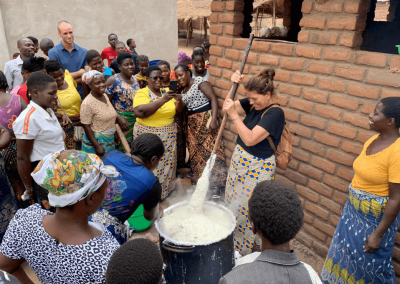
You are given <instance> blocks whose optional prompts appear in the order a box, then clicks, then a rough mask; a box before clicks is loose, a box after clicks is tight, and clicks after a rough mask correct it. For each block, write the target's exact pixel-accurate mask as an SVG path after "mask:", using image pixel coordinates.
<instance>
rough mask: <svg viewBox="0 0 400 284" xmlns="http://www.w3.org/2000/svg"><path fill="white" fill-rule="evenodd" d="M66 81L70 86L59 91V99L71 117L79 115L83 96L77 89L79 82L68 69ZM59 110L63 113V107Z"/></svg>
mask: <svg viewBox="0 0 400 284" xmlns="http://www.w3.org/2000/svg"><path fill="white" fill-rule="evenodd" d="M64 81H65V82H67V84H68V88H66V89H65V90H61V91H60V90H58V91H57V96H58V100H59V101H60V104H61V105H62V107H63V108H64V110H65V112H66V113H67V115H68V116H69V117H71V116H75V115H78V114H79V113H80V110H81V96H80V95H79V93H78V91H77V89H76V87H77V84H76V82H75V80H74V78H72V76H71V74H70V73H69V72H68V70H65V77H64ZM57 112H59V113H63V111H62V110H61V108H59V109H58V110H57Z"/></svg>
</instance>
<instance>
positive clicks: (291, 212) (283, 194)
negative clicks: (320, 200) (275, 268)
mask: <svg viewBox="0 0 400 284" xmlns="http://www.w3.org/2000/svg"><path fill="white" fill-rule="evenodd" d="M303 216H304V212H303V208H302V206H301V201H300V198H299V196H298V195H297V193H296V192H295V191H294V190H293V189H291V188H290V187H289V186H287V185H285V184H282V183H280V182H277V181H274V180H267V181H263V182H260V183H259V184H258V185H257V186H256V187H255V188H254V190H253V194H252V196H251V197H250V199H249V218H250V219H251V221H253V224H254V226H255V227H256V229H257V230H258V231H259V232H260V233H261V234H262V235H263V236H264V237H265V238H266V239H268V240H269V241H270V242H271V243H272V244H274V245H280V244H284V243H286V242H288V241H290V240H291V239H293V238H294V237H295V236H296V234H297V233H298V232H299V231H300V229H301V227H302V225H303Z"/></svg>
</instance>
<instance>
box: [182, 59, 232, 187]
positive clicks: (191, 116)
mask: <svg viewBox="0 0 400 284" xmlns="http://www.w3.org/2000/svg"><path fill="white" fill-rule="evenodd" d="M175 75H176V77H177V79H178V82H179V85H180V86H181V88H183V89H182V100H183V102H184V103H185V105H186V107H187V109H188V119H187V121H188V138H187V145H188V148H189V155H190V167H191V169H192V171H193V174H192V176H191V181H192V184H196V183H197V180H198V179H199V178H200V177H201V175H202V173H203V170H204V167H205V166H206V164H207V161H208V159H209V158H210V155H211V152H212V150H213V147H214V144H215V140H216V138H217V133H216V131H217V130H218V99H217V96H216V95H215V93H214V89H213V87H212V86H211V84H210V83H209V82H207V81H206V80H205V79H204V78H203V77H195V78H192V76H191V71H190V69H189V67H188V66H187V65H186V64H183V63H180V64H178V65H177V66H176V67H175ZM224 170H225V154H224V146H223V143H222V142H221V143H220V145H219V149H218V152H217V159H216V160H215V166H214V167H213V170H212V178H211V180H210V187H211V188H220V187H224V186H225V182H226V172H225V171H224Z"/></svg>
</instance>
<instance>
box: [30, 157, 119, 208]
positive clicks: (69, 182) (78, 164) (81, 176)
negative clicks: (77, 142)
mask: <svg viewBox="0 0 400 284" xmlns="http://www.w3.org/2000/svg"><path fill="white" fill-rule="evenodd" d="M69 152H70V153H69V155H68V157H67V158H66V159H64V160H62V161H60V160H58V157H59V155H60V153H59V152H56V153H54V154H49V155H47V156H45V157H44V158H43V160H41V161H40V163H39V164H38V166H37V167H36V168H35V170H34V171H33V173H32V174H31V175H32V177H33V179H34V180H35V181H36V183H37V184H38V185H40V186H41V187H43V188H45V189H47V190H48V191H49V203H50V205H51V206H54V207H65V206H69V205H73V204H75V203H77V202H79V201H81V200H82V199H85V198H86V197H87V196H88V195H89V194H90V193H92V192H94V191H96V190H98V189H99V188H100V187H101V186H102V185H103V183H104V181H105V180H106V178H107V177H117V176H118V175H119V173H118V172H117V170H116V169H115V168H114V167H112V166H104V165H103V162H102V161H101V160H100V158H99V157H97V155H94V154H88V153H86V152H83V151H69Z"/></svg>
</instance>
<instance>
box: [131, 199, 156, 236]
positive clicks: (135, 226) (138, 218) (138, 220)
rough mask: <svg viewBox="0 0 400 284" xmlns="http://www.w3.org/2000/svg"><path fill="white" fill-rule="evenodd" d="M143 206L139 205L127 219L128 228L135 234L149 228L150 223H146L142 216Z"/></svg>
mask: <svg viewBox="0 0 400 284" xmlns="http://www.w3.org/2000/svg"><path fill="white" fill-rule="evenodd" d="M143 210H144V209H143V204H141V205H140V206H139V207H138V208H137V209H136V211H135V212H133V214H132V216H131V217H129V218H128V223H129V227H130V229H131V230H135V232H143V231H145V230H147V229H148V228H150V227H151V224H153V222H152V221H147V220H146V218H144V216H143Z"/></svg>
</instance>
